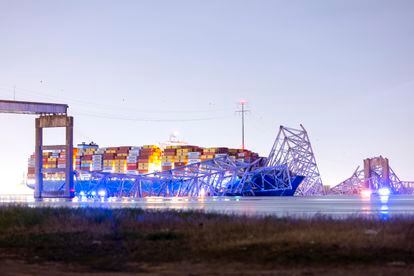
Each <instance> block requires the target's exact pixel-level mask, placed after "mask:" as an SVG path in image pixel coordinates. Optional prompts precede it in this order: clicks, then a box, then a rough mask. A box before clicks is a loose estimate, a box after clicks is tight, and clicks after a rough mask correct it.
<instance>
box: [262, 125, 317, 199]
mask: <svg viewBox="0 0 414 276" xmlns="http://www.w3.org/2000/svg"><path fill="white" fill-rule="evenodd" d="M300 127H301V129H293V128H287V127H284V126H281V127H280V129H279V133H278V135H277V138H276V140H275V143H274V145H273V148H272V150H271V152H270V154H269V157H268V160H267V163H266V165H267V166H277V165H287V166H288V168H289V171H290V172H292V173H293V174H296V175H302V176H304V177H305V179H304V181H303V182H302V184H301V185H300V186H299V187H298V189H297V190H296V195H321V194H323V183H322V179H321V176H320V173H319V168H318V165H317V163H316V159H315V155H314V153H313V150H312V145H311V142H310V140H309V136H308V133H307V131H306V129H305V128H304V127H303V126H302V125H300Z"/></svg>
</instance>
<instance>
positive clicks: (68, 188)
mask: <svg viewBox="0 0 414 276" xmlns="http://www.w3.org/2000/svg"><path fill="white" fill-rule="evenodd" d="M65 180H66V185H65V195H64V196H65V197H67V198H72V197H74V194H75V193H74V185H73V117H68V118H67V122H66V170H65Z"/></svg>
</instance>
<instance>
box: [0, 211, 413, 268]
mask: <svg viewBox="0 0 414 276" xmlns="http://www.w3.org/2000/svg"><path fill="white" fill-rule="evenodd" d="M413 251H414V218H409V217H405V218H394V219H390V220H388V221H373V220H366V219H362V218H352V219H348V220H333V219H329V218H325V217H315V218H313V219H293V218H274V217H258V218H254V217H243V216H227V215H219V214H205V213H201V212H179V211H143V210H137V209H122V210H110V209H90V208H86V209H64V208H62V209H53V208H35V209H32V208H23V207H7V208H1V209H0V253H1V255H0V257H1V258H3V259H4V258H16V259H23V260H26V261H29V262H33V263H42V262H57V263H64V264H71V265H73V264H75V265H81V266H83V267H87V268H88V269H89V270H106V271H131V270H132V271H133V270H134V269H137V266H136V264H167V263H178V262H190V263H216V264H217V263H244V264H249V265H250V264H251V265H253V266H257V265H259V266H262V267H275V266H277V267H289V266H292V265H295V266H303V267H305V266H315V267H318V266H326V265H329V266H332V265H334V266H335V265H336V266H347V265H376V264H384V263H399V264H406V265H411V264H414V254H413V253H414V252H413Z"/></svg>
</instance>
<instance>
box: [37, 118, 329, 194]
mask: <svg viewBox="0 0 414 276" xmlns="http://www.w3.org/2000/svg"><path fill="white" fill-rule="evenodd" d="M60 185H61V184H60V183H59V182H56V183H54V185H50V186H49V189H48V190H47V191H45V192H46V193H50V194H53V193H55V192H56V191H59V189H61V186H60ZM322 191H323V185H322V181H321V178H320V174H319V169H318V167H317V164H316V160H315V156H314V153H313V150H312V146H311V143H310V140H309V137H308V134H307V131H306V130H305V128H304V127H303V126H302V125H301V126H300V129H293V128H287V127H284V126H281V127H280V129H279V132H278V135H277V138H276V140H275V142H274V145H273V147H272V149H271V151H270V154H269V156H268V157H267V158H259V159H257V160H255V161H253V162H242V161H238V160H233V159H231V158H229V157H228V156H227V157H226V156H222V157H218V158H214V159H211V160H206V161H202V162H197V163H193V164H188V165H185V166H181V167H177V168H174V169H171V170H166V171H158V172H152V173H148V174H138V175H137V174H123V173H110V172H90V171H82V170H78V171H75V194H76V195H77V196H92V197H94V196H99V195H101V196H107V197H132V198H142V197H148V196H161V197H203V196H293V195H297V196H305V195H321V194H322Z"/></svg>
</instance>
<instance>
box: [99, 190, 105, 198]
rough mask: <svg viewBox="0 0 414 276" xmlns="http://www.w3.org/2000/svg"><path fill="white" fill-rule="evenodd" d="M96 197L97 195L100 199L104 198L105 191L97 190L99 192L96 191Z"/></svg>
mask: <svg viewBox="0 0 414 276" xmlns="http://www.w3.org/2000/svg"><path fill="white" fill-rule="evenodd" d="M98 195H99V196H100V197H105V196H106V191H105V190H99V191H98Z"/></svg>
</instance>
